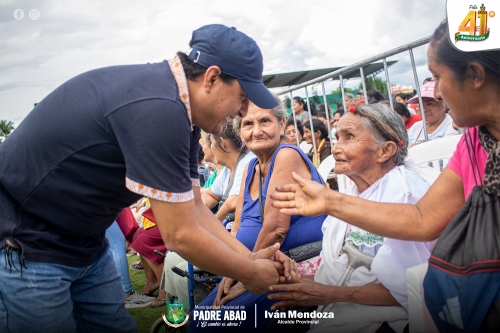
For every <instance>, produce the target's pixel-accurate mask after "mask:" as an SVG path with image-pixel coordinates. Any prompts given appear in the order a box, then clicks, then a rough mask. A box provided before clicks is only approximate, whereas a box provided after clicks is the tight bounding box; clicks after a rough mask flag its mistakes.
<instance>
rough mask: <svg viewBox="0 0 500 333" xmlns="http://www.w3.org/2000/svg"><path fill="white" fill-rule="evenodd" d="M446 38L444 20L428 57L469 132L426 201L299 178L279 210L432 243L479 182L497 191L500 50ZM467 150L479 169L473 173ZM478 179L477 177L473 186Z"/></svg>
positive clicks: (284, 191)
mask: <svg viewBox="0 0 500 333" xmlns="http://www.w3.org/2000/svg"><path fill="white" fill-rule="evenodd" d="M448 33H449V31H448V26H447V22H446V21H445V22H443V23H442V24H441V25H440V26H439V27H438V28H437V29H436V31H435V32H434V35H433V36H432V38H431V41H430V45H429V49H428V52H427V58H428V63H429V70H430V71H431V73H432V75H433V80H434V82H435V87H434V97H435V98H436V100H439V101H443V102H444V103H445V104H446V105H447V106H448V107H449V108H450V110H451V111H450V112H449V115H450V116H451V117H452V118H453V121H454V123H455V124H456V125H457V126H458V127H461V128H465V127H468V130H467V131H466V135H464V136H463V137H462V138H461V139H460V141H459V143H458V145H457V148H456V150H455V153H454V155H453V156H452V158H451V159H450V161H449V162H448V164H447V166H446V167H445V168H444V170H443V171H442V172H441V174H440V175H439V177H438V178H437V180H436V182H435V183H434V184H433V185H432V186H431V188H430V189H429V191H428V192H427V193H426V194H425V195H424V197H423V198H422V199H420V200H419V201H418V202H417V203H416V204H406V205H403V204H389V203H384V204H382V203H375V202H370V201H367V200H363V199H360V198H355V197H350V196H346V195H343V194H341V193H338V192H334V191H329V190H326V189H324V188H322V187H319V186H316V184H314V183H312V182H309V181H307V180H304V179H302V178H301V177H298V176H294V179H295V180H296V181H297V182H298V184H293V185H292V184H290V185H285V186H279V187H278V188H277V190H278V191H279V192H277V193H274V194H273V195H272V198H273V199H275V200H280V201H281V202H278V201H275V203H274V204H275V207H279V208H283V209H281V212H282V213H286V214H305V215H309V214H311V215H317V214H324V213H327V214H329V215H332V216H335V217H337V218H339V219H342V220H344V221H346V222H348V223H350V224H352V225H355V226H357V227H360V228H363V229H365V230H368V231H370V232H373V233H376V234H378V235H381V236H386V237H393V238H399V239H409V240H410V239H411V240H420V241H429V240H433V239H436V238H437V237H439V236H440V235H441V233H442V232H443V230H444V229H445V227H446V226H447V225H448V223H449V222H450V221H451V220H452V218H453V217H454V216H455V215H456V214H457V213H458V211H459V210H460V208H461V207H462V206H463V205H464V203H465V200H466V199H467V198H469V196H470V195H471V193H472V190H473V188H474V187H475V186H476V180H477V181H478V182H480V183H483V182H485V180H487V181H488V182H491V186H492V187H494V188H495V187H496V188H500V184H498V182H499V179H498V174H500V170H499V166H498V163H496V161H497V160H498V159H499V158H500V156H499V154H500V153H499V152H500V149H498V148H496V149H494V148H495V147H498V141H499V140H500V51H498V50H488V51H473V52H461V51H459V50H458V49H457V48H455V47H454V46H453V45H452V44H451V42H450V40H449V37H448ZM466 138H467V139H466ZM466 141H468V147H469V150H468V149H467V142H466ZM468 151H470V153H471V156H473V158H474V164H475V165H476V164H477V166H478V168H477V169H476V171H473V169H472V167H471V159H470V157H469V155H468ZM487 161H488V163H487ZM487 165H488V166H489V167H487ZM475 174H478V176H479V178H480V179H476V180H474V177H475ZM476 177H477V176H476ZM485 185H486V184H485ZM498 194H500V193H497V195H498ZM373 212H377V213H376V214H373ZM485 222H486V221H485ZM460 245H462V244H460ZM427 297H433V295H429V294H427V295H426V298H427ZM477 310H478V309H477V308H473V309H472V308H471V309H470V310H468V311H472V312H473V313H472V314H471V313H468V315H472V316H473V315H474V314H475V311H477Z"/></svg>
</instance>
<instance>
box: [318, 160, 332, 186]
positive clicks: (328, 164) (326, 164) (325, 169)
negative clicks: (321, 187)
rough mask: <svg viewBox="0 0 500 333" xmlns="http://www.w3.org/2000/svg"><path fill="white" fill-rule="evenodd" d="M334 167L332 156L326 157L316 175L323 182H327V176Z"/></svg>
mask: <svg viewBox="0 0 500 333" xmlns="http://www.w3.org/2000/svg"><path fill="white" fill-rule="evenodd" d="M334 167H335V159H334V158H333V155H330V156H328V157H327V158H325V159H324V160H323V162H321V164H320V165H319V167H318V173H319V175H320V176H321V178H323V180H324V181H325V183H326V181H327V180H328V176H329V175H330V172H331V171H332V169H333V168H334Z"/></svg>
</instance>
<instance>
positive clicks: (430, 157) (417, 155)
mask: <svg viewBox="0 0 500 333" xmlns="http://www.w3.org/2000/svg"><path fill="white" fill-rule="evenodd" d="M461 137H462V134H460V135H453V136H447V137H445V138H441V139H436V140H432V141H427V142H424V143H421V144H418V145H416V146H413V147H411V148H410V149H408V157H409V158H411V159H412V160H414V161H415V163H417V165H420V166H423V165H428V166H430V167H431V168H434V169H438V170H439V171H443V169H444V167H445V166H446V164H448V161H449V160H450V158H451V156H452V155H453V153H454V152H455V149H456V148H457V144H458V141H459V140H460V138H461Z"/></svg>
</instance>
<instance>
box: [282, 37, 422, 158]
mask: <svg viewBox="0 0 500 333" xmlns="http://www.w3.org/2000/svg"><path fill="white" fill-rule="evenodd" d="M430 40H431V36H428V37H425V38H422V39H419V40H416V41H414V42H412V43H409V44H405V45H403V46H400V47H397V48H395V49H392V50H389V51H387V52H384V53H381V54H378V55H376V56H373V57H370V58H367V59H365V60H362V61H358V62H356V63H354V64H352V65H349V66H346V67H343V68H341V69H338V70H336V71H333V72H331V73H328V74H325V75H322V76H320V77H317V78H315V79H313V80H310V81H307V82H304V83H301V84H298V85H294V86H291V87H289V88H286V89H284V90H282V91H281V92H279V93H278V95H284V94H287V93H289V94H290V101H291V102H292V101H293V94H292V92H293V91H296V90H299V89H301V88H305V93H306V101H307V106H308V110H309V111H308V112H309V119H310V120H312V115H311V108H310V105H309V94H308V92H307V87H308V86H310V85H313V84H318V83H321V84H322V88H323V99H324V103H325V109H326V111H327V112H326V114H327V123H328V133H331V131H330V121H329V115H328V113H329V112H328V103H327V100H326V94H325V81H326V80H328V79H331V78H333V77H336V76H338V77H339V80H340V90H341V92H342V103H343V105H344V110H346V105H345V95H344V94H345V92H344V82H343V75H344V74H348V73H350V72H353V71H355V70H357V69H359V71H360V76H361V82H362V84H363V92H364V97H365V104H368V96H367V94H366V85H365V76H364V72H363V67H364V66H366V65H369V64H371V63H373V62H375V61H379V60H382V61H383V62H384V72H385V78H386V83H387V89H388V94H389V103H390V105H391V109H393V103H392V98H391V85H390V81H389V72H388V70H387V58H388V57H391V56H394V55H396V54H399V53H403V52H405V51H408V52H409V54H410V60H411V66H412V69H413V78H414V79H415V87H416V90H417V94H418V104H419V107H420V114H421V116H422V123H423V124H426V121H425V112H424V107H423V103H422V95H421V93H420V85H419V81H418V76H417V69H416V67H415V59H414V57H413V49H414V48H416V47H419V46H422V45H425V44H427V43H429V41H430ZM292 115H293V121H294V124H295V128H296V131H295V132H296V137H297V145H298V144H299V138H298V131H297V120H296V117H295V112H294V111H293V105H292ZM310 125H311V132H312V133H313V140H312V142H313V150H314V156H318V155H317V150H316V142H315V140H314V126H313V124H312V121H310ZM423 131H424V137H425V141H428V139H429V137H428V134H427V127H426V126H423ZM331 140H332V139H331V138H330V143H331ZM314 160H316V161H317V162H319V158H315V159H314ZM317 164H319V163H317ZM316 167H318V165H316Z"/></svg>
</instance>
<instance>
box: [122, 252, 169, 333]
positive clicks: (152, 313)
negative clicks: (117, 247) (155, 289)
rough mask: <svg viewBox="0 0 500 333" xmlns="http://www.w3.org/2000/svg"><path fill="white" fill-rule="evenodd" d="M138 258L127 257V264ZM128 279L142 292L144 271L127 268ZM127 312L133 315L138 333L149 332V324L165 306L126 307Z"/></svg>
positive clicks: (144, 280)
mask: <svg viewBox="0 0 500 333" xmlns="http://www.w3.org/2000/svg"><path fill="white" fill-rule="evenodd" d="M138 259H139V257H138V256H132V257H128V263H129V265H130V264H131V263H133V262H135V261H137V260H138ZM129 272H130V279H131V280H132V286H133V287H134V289H135V290H137V292H142V289H143V288H144V284H145V283H146V276H145V275H144V271H134V270H131V269H129ZM127 310H128V312H129V313H130V314H131V315H132V317H134V319H135V321H136V323H137V327H138V328H139V333H149V330H150V328H151V325H153V323H154V322H155V321H156V320H157V319H158V318H160V317H161V315H162V314H163V313H165V306H160V307H158V308H150V307H149V305H148V306H145V307H143V308H134V309H127Z"/></svg>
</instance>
